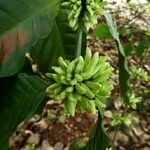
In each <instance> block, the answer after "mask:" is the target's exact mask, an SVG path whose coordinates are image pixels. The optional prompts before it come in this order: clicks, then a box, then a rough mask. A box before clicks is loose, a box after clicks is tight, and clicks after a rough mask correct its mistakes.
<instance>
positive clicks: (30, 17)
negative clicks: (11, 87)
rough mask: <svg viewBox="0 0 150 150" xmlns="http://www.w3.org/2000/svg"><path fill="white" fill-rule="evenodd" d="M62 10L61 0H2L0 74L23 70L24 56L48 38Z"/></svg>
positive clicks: (6, 74)
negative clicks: (37, 42) (60, 7)
mask: <svg viewBox="0 0 150 150" xmlns="http://www.w3.org/2000/svg"><path fill="white" fill-rule="evenodd" d="M58 10H59V0H42V1H41V0H32V1H31V0H26V1H22V0H1V1H0V14H1V15H0V77H7V76H11V75H13V74H15V73H16V72H18V71H19V69H20V68H21V67H22V65H23V63H24V55H25V53H26V52H27V50H28V49H29V48H30V46H31V45H33V44H35V43H36V41H37V40H39V39H42V38H44V37H46V36H47V35H48V34H49V33H50V31H51V28H52V23H53V20H54V18H55V16H56V15H57V13H58Z"/></svg>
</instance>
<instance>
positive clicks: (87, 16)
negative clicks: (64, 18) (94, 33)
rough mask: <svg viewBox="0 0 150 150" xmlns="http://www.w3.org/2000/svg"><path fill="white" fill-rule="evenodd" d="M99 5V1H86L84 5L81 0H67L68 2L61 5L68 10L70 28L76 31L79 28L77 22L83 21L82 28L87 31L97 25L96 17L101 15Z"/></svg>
mask: <svg viewBox="0 0 150 150" xmlns="http://www.w3.org/2000/svg"><path fill="white" fill-rule="evenodd" d="M100 4H101V3H100V0H86V1H85V4H84V3H83V2H82V0H69V1H68V2H64V3H62V6H66V7H68V8H69V9H70V14H69V16H68V20H69V24H70V27H71V28H73V29H74V30H76V29H77V28H78V26H79V22H80V21H81V20H83V23H84V26H85V27H86V29H87V31H88V30H89V29H90V28H94V27H95V25H96V24H97V17H98V15H100V13H101V6H100ZM83 5H85V6H83ZM81 13H83V14H81ZM80 19H81V20H80Z"/></svg>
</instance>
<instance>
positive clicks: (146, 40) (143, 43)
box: [136, 37, 150, 57]
mask: <svg viewBox="0 0 150 150" xmlns="http://www.w3.org/2000/svg"><path fill="white" fill-rule="evenodd" d="M149 45H150V44H149V38H146V37H144V39H143V40H141V41H139V43H138V46H137V48H136V54H137V56H139V57H142V56H143V54H144V52H145V50H146V49H147V48H148V46H149Z"/></svg>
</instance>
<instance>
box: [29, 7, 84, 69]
mask: <svg viewBox="0 0 150 150" xmlns="http://www.w3.org/2000/svg"><path fill="white" fill-rule="evenodd" d="M67 16H68V10H67V9H61V10H60V11H59V14H58V16H57V17H56V19H55V20H54V21H53V26H52V30H51V32H50V34H49V35H48V36H47V37H46V38H44V39H42V40H39V41H38V42H37V44H36V45H35V46H33V47H32V48H31V50H30V52H31V57H32V58H33V60H34V61H35V63H36V64H37V65H38V66H39V69H40V71H42V72H48V70H49V68H50V67H51V66H54V65H56V64H57V58H58V57H59V56H62V57H65V58H67V59H71V60H72V59H74V58H75V57H76V45H77V40H78V36H77V32H75V31H73V30H71V28H70V27H69V24H68V19H67ZM85 41H86V35H85V32H84V33H83V38H82V42H83V43H82V55H84V53H85V49H86V42H85Z"/></svg>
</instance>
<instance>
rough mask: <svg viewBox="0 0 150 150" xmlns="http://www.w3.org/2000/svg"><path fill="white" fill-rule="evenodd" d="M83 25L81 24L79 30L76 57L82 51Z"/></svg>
mask: <svg viewBox="0 0 150 150" xmlns="http://www.w3.org/2000/svg"><path fill="white" fill-rule="evenodd" d="M82 33H83V31H82V27H81V26H79V28H78V31H77V49H76V57H78V56H80V55H81V51H82Z"/></svg>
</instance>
